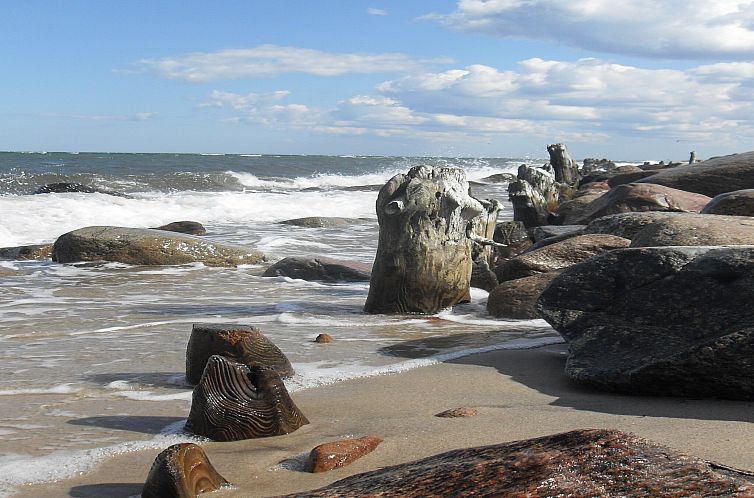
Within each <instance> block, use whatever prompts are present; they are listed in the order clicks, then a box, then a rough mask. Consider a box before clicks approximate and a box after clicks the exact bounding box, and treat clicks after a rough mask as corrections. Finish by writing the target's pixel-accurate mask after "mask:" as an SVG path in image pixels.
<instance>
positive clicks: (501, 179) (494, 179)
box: [482, 173, 516, 183]
mask: <svg viewBox="0 0 754 498" xmlns="http://www.w3.org/2000/svg"><path fill="white" fill-rule="evenodd" d="M515 180H516V175H514V174H513V173H496V174H494V175H490V176H486V177H484V178H482V181H483V182H488V183H510V182H512V181H515Z"/></svg>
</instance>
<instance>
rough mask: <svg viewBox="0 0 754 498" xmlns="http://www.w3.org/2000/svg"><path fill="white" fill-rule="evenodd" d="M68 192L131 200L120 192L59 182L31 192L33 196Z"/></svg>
mask: <svg viewBox="0 0 754 498" xmlns="http://www.w3.org/2000/svg"><path fill="white" fill-rule="evenodd" d="M69 192H81V193H84V194H107V195H114V196H116V197H125V198H126V199H131V196H130V195H128V194H124V193H121V192H113V191H111V190H103V189H99V188H95V187H90V186H89V185H81V184H80V183H65V182H59V183H48V184H47V185H43V186H41V187H39V188H38V189H37V190H35V191H34V192H33V194H35V195H36V194H65V193H69Z"/></svg>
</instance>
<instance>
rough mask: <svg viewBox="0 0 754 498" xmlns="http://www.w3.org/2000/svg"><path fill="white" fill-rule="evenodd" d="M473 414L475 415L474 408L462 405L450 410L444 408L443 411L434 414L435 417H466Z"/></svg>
mask: <svg viewBox="0 0 754 498" xmlns="http://www.w3.org/2000/svg"><path fill="white" fill-rule="evenodd" d="M474 415H476V408H471V407H468V406H463V407H461V408H451V409H450V410H445V411H444V412H440V413H438V414H437V415H435V417H440V418H467V417H473V416H474Z"/></svg>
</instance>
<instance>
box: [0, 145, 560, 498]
mask: <svg viewBox="0 0 754 498" xmlns="http://www.w3.org/2000/svg"><path fill="white" fill-rule="evenodd" d="M544 162H546V160H545V159H542V158H520V157H519V158H449V157H379V156H305V155H295V156H294V155H258V154H123V153H84V152H82V153H53V152H49V153H47V152H33V153H15V152H0V247H11V246H19V245H27V244H42V243H51V242H54V241H55V240H56V238H57V237H58V236H60V235H61V234H63V233H66V232H68V231H71V230H75V229H78V228H82V227H85V226H94V225H114V226H124V227H156V226H160V225H163V224H166V223H169V222H173V221H182V220H189V221H197V222H200V223H202V224H203V225H204V226H205V227H206V229H207V234H206V235H205V237H206V238H208V239H211V240H214V241H220V242H229V243H234V244H241V245H246V246H249V247H254V248H256V249H259V250H261V251H262V252H264V253H265V254H266V256H267V257H268V259H269V260H270V262H274V261H277V260H279V259H281V258H284V257H286V256H305V257H313V256H328V257H331V258H337V259H342V260H353V261H358V262H363V263H371V262H372V261H373V260H374V255H375V252H376V249H377V240H378V234H379V225H378V223H377V217H376V214H375V201H376V198H377V191H378V190H379V187H380V186H381V185H383V184H384V183H385V182H386V181H387V180H389V179H390V178H391V177H392V176H394V175H396V174H399V173H405V172H407V171H408V170H409V169H410V168H411V167H413V166H417V165H420V164H426V165H430V166H453V167H458V168H461V169H463V170H465V171H466V174H467V177H468V179H469V180H471V181H472V187H471V190H472V193H473V195H474V196H476V197H477V198H482V199H496V200H498V201H500V202H501V203H502V204H503V207H504V208H503V210H502V212H501V214H500V218H499V221H504V220H510V219H512V216H513V213H512V209H511V207H510V204H509V203H508V200H507V184H506V183H504V182H494V181H490V180H489V177H490V176H491V175H495V174H499V173H515V172H516V170H517V168H518V166H519V165H520V164H522V163H526V164H535V165H540V164H542V163H544ZM56 182H70V183H78V184H82V185H87V186H90V187H94V188H96V189H99V190H102V191H109V192H117V193H121V194H126V195H125V196H116V195H109V194H107V193H96V192H95V193H80V192H69V193H52V194H36V195H35V194H33V192H34V191H35V190H36V189H38V188H39V187H41V186H43V185H46V184H50V183H56ZM307 216H323V217H345V218H354V219H358V222H354V224H352V225H349V226H345V227H337V228H303V227H297V226H291V225H287V224H281V223H280V222H281V221H284V220H289V219H294V218H301V217H307ZM262 270H263V268H262V267H260V266H255V265H248V266H239V267H237V268H211V267H205V266H204V265H202V264H187V265H181V266H132V265H126V264H121V263H91V262H88V263H74V264H58V263H53V262H52V261H50V260H46V261H20V260H19V261H15V260H5V261H0V359H1V361H0V497H5V496H12V494H13V490H14V489H16V488H18V487H19V486H21V485H24V484H29V483H35V482H45V481H52V480H59V479H65V478H68V477H72V476H75V475H80V474H82V473H86V472H87V471H89V470H91V469H92V468H93V467H94V466H95V465H97V463H99V462H101V461H103V460H104V459H107V458H108V457H111V456H113V455H117V454H122V453H124V452H130V451H136V450H142V449H155V454H157V453H158V452H159V451H160V450H161V449H163V448H165V447H167V446H169V445H170V444H174V443H176V442H180V441H190V440H192V437H191V436H190V435H188V434H185V433H183V432H182V427H183V423H184V421H185V417H186V416H187V414H188V410H189V408H190V404H191V392H192V391H191V387H190V386H188V385H187V384H186V382H185V377H184V371H185V350H186V344H187V342H188V339H189V336H190V334H191V328H192V324H195V323H234V324H247V325H253V326H255V327H257V328H259V329H260V330H261V331H262V332H263V333H264V334H265V335H266V336H267V337H268V338H270V339H271V340H272V341H273V342H274V343H275V344H276V345H277V346H278V347H279V348H280V349H281V350H282V351H283V352H284V353H285V354H286V355H287V356H288V358H289V359H290V361H291V363H292V364H293V367H294V369H295V371H296V374H295V375H294V376H293V377H292V378H291V379H288V380H287V381H286V386H287V388H288V390H289V391H290V392H291V393H292V395H293V397H294V400H295V392H296V391H300V390H302V389H315V390H316V389H317V388H319V387H320V386H323V385H327V384H331V383H334V382H342V381H345V380H347V379H353V378H358V377H365V376H375V375H400V373H401V372H403V371H406V370H409V369H413V368H420V367H422V366H426V365H431V364H433V363H437V362H442V361H447V360H449V359H453V358H458V357H461V356H464V355H468V354H472V353H476V352H484V351H491V350H495V349H517V348H531V347H536V346H540V345H545V344H552V343H557V342H561V339H560V337H559V336H558V334H557V333H556V332H555V331H554V330H553V329H552V328H550V327H549V326H548V325H547V324H546V323H545V322H544V321H542V320H500V319H494V318H492V317H490V316H489V315H488V314H487V312H486V310H485V304H486V299H487V292H485V291H483V290H479V289H472V302H470V303H468V304H463V305H459V306H456V307H454V308H453V309H448V310H443V311H441V312H439V313H437V314H434V315H431V316H428V315H370V314H365V313H363V311H362V308H363V305H364V301H365V299H366V296H367V293H368V290H369V283H368V282H358V283H322V282H308V281H303V280H295V279H291V278H286V277H262V276H261V273H262ZM321 333H326V334H329V335H330V336H332V337H333V342H332V343H331V344H326V345H323V344H318V343H315V342H313V339H314V338H315V337H316V336H317V335H318V334H321ZM145 476H146V475H145Z"/></svg>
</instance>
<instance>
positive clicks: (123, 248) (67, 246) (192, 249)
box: [52, 226, 265, 266]
mask: <svg viewBox="0 0 754 498" xmlns="http://www.w3.org/2000/svg"><path fill="white" fill-rule="evenodd" d="M52 260H53V261H57V262H58V263H73V262H77V261H118V262H121V263H127V264H131V265H182V264H187V263H196V262H198V263H204V264H205V265H207V266H236V265H240V264H256V263H260V262H262V261H264V260H265V256H264V254H262V253H261V252H259V251H257V250H256V249H251V248H248V247H243V246H237V245H230V244H221V243H219V242H212V241H209V240H207V239H205V238H201V237H195V236H193V235H184V234H178V233H174V232H165V231H162V230H152V229H148V228H123V227H107V226H94V227H86V228H80V229H78V230H74V231H72V232H68V233H66V234H63V235H61V236H60V237H59V238H58V240H57V241H55V245H54V246H53V248H52Z"/></svg>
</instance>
